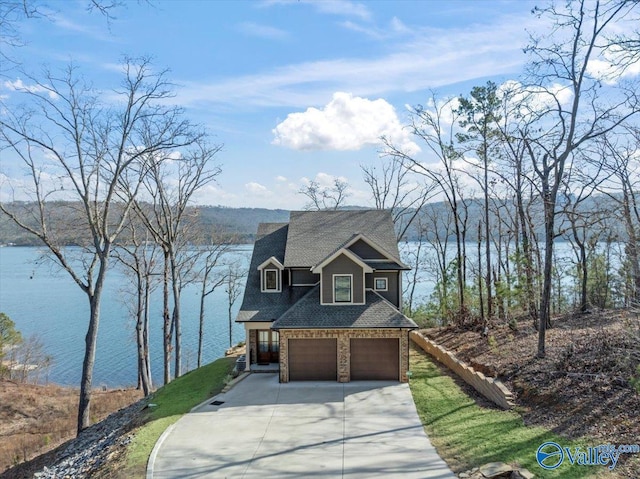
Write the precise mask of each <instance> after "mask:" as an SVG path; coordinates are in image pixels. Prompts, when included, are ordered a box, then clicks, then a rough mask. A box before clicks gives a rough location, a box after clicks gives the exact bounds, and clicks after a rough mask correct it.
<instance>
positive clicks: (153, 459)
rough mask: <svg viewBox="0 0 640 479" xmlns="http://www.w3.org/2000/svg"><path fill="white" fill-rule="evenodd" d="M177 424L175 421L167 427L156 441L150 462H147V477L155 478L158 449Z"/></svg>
mask: <svg viewBox="0 0 640 479" xmlns="http://www.w3.org/2000/svg"><path fill="white" fill-rule="evenodd" d="M176 422H177V421H176ZM175 426H176V423H175V422H174V423H173V424H172V425H171V426H169V427H168V428H166V429H165V430H164V432H163V433H162V434H161V435H160V437H159V438H158V440H157V441H156V444H155V445H154V446H153V450H152V451H151V455H150V456H149V462H147V476H146V479H153V465H154V463H155V462H156V456H157V455H158V451H159V450H160V447H161V446H162V443H163V442H164V441H165V439H166V438H167V437H168V436H169V434H170V433H171V431H173V428H174V427H175Z"/></svg>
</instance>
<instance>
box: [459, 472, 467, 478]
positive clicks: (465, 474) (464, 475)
mask: <svg viewBox="0 0 640 479" xmlns="http://www.w3.org/2000/svg"><path fill="white" fill-rule="evenodd" d="M458 477H459V478H460V479H468V477H469V473H468V472H461V473H460V474H458Z"/></svg>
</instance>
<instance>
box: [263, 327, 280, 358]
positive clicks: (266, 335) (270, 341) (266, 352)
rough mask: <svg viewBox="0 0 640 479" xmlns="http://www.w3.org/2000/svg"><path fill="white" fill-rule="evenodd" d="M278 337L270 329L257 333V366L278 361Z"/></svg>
mask: <svg viewBox="0 0 640 479" xmlns="http://www.w3.org/2000/svg"><path fill="white" fill-rule="evenodd" d="M279 353H280V335H279V334H278V331H271V330H270V329H266V330H260V331H258V364H268V363H277V362H278V361H279V360H280V356H279Z"/></svg>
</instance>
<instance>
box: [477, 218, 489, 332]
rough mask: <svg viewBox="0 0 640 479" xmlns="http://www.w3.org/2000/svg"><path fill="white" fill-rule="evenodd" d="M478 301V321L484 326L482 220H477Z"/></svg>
mask: <svg viewBox="0 0 640 479" xmlns="http://www.w3.org/2000/svg"><path fill="white" fill-rule="evenodd" d="M478 301H479V303H480V321H481V322H482V325H483V326H486V324H487V321H486V317H485V315H484V295H483V293H482V222H480V221H478Z"/></svg>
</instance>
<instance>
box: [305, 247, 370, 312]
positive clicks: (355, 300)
mask: <svg viewBox="0 0 640 479" xmlns="http://www.w3.org/2000/svg"><path fill="white" fill-rule="evenodd" d="M311 272H312V273H315V274H320V304H322V305H336V306H341V305H353V304H365V274H366V273H372V272H373V269H371V267H370V266H368V265H367V264H366V263H365V262H364V261H362V259H361V258H360V257H358V256H357V255H356V254H354V253H353V252H351V251H350V250H348V249H345V248H340V249H339V250H337V251H336V252H334V253H333V254H331V255H329V256H328V257H327V258H325V259H324V260H323V261H322V262H321V263H319V264H318V265H316V266H314V267H313V268H312V269H311Z"/></svg>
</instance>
